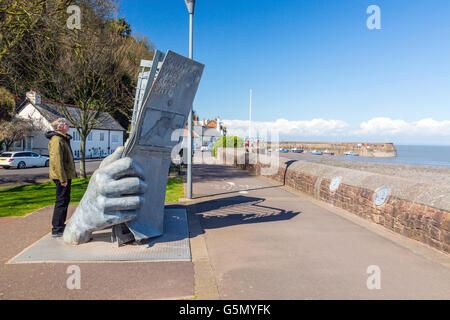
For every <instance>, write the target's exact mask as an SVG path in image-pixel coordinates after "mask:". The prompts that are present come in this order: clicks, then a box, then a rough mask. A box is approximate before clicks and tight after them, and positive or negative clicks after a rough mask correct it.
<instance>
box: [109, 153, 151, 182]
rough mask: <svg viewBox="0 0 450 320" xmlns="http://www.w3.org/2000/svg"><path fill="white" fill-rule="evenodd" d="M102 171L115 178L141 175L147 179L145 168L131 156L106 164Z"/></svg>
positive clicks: (143, 178)
mask: <svg viewBox="0 0 450 320" xmlns="http://www.w3.org/2000/svg"><path fill="white" fill-rule="evenodd" d="M102 171H103V172H104V173H105V174H106V175H108V176H110V177H111V178H113V179H120V178H123V177H136V176H137V177H140V178H141V179H142V180H145V177H144V170H142V168H141V167H140V166H139V165H138V164H137V163H136V162H135V161H133V159H131V158H128V157H127V158H120V159H119V160H117V161H114V162H113V163H110V164H108V165H107V166H105V167H104V168H103V169H102Z"/></svg>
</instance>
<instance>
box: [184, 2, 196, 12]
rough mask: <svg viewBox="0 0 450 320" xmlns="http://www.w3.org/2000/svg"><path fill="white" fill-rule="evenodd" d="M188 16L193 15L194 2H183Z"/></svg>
mask: <svg viewBox="0 0 450 320" xmlns="http://www.w3.org/2000/svg"><path fill="white" fill-rule="evenodd" d="M184 2H186V7H187V9H188V12H189V14H194V7H195V0H184Z"/></svg>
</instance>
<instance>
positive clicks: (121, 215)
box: [105, 211, 137, 226]
mask: <svg viewBox="0 0 450 320" xmlns="http://www.w3.org/2000/svg"><path fill="white" fill-rule="evenodd" d="M105 217H106V219H107V224H108V225H109V226H112V225H116V224H120V223H124V222H129V221H132V220H134V219H136V217H137V214H136V213H135V212H133V211H113V212H106V213H105Z"/></svg>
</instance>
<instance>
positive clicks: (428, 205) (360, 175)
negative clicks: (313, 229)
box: [218, 148, 450, 253]
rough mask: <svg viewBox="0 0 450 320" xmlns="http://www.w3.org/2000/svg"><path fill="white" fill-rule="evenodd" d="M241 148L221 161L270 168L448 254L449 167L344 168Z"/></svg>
mask: <svg viewBox="0 0 450 320" xmlns="http://www.w3.org/2000/svg"><path fill="white" fill-rule="evenodd" d="M239 150H240V149H231V148H225V149H219V151H218V157H219V158H221V159H219V161H220V160H222V161H223V163H225V164H228V165H233V166H237V167H240V168H242V169H245V170H248V171H249V172H250V173H252V174H255V175H261V174H262V173H264V171H267V170H268V169H269V168H270V170H268V171H269V174H267V172H266V173H264V176H265V177H266V178H269V179H272V180H274V181H277V182H279V183H282V184H283V185H286V186H288V187H291V188H293V189H295V190H297V191H300V192H302V193H305V194H308V195H310V196H313V197H315V198H317V199H319V200H321V201H324V202H327V203H329V204H332V205H333V206H335V207H338V208H342V209H345V210H347V211H349V212H351V213H354V214H356V215H358V216H360V217H362V218H364V219H367V220H370V221H372V222H374V223H377V224H379V225H382V226H384V227H385V228H388V229H390V230H392V231H394V232H396V233H399V234H401V235H403V236H406V237H409V238H411V239H414V240H417V241H420V242H422V243H425V244H427V245H429V246H432V247H434V248H436V249H438V250H440V251H442V252H445V253H450V187H449V184H448V180H450V169H445V168H439V169H438V168H427V167H417V166H406V165H387V164H382V165H381V164H369V163H367V164H365V165H367V166H370V167H371V168H370V170H364V171H363V170H361V164H355V168H352V163H350V162H346V166H345V167H340V166H337V165H336V164H334V165H327V164H325V163H317V162H311V161H296V160H291V159H287V158H283V157H279V158H278V161H275V162H274V159H270V156H269V155H262V154H256V153H250V154H249V153H246V152H245V151H243V150H241V151H239ZM271 162H272V163H271ZM434 169H436V170H434ZM427 170H430V171H427ZM433 170H434V171H433ZM445 170H448V171H445ZM442 171H445V175H442ZM385 172H397V173H398V174H395V175H392V174H389V173H387V174H385ZM412 172H417V173H418V174H417V175H412V174H411V173H412ZM388 174H389V175H388ZM416 176H417V177H418V178H417V179H415V178H414V177H416Z"/></svg>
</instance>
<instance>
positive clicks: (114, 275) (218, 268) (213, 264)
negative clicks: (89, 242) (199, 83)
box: [0, 165, 450, 299]
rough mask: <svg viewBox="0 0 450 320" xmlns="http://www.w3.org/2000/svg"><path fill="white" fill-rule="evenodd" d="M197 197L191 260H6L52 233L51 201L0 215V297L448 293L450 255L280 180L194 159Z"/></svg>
mask: <svg viewBox="0 0 450 320" xmlns="http://www.w3.org/2000/svg"><path fill="white" fill-rule="evenodd" d="M194 196H195V199H194V201H192V202H188V203H186V209H187V210H188V219H189V229H190V244H191V253H192V262H190V261H165V262H96V263H28V264H8V263H7V262H8V261H10V259H11V258H13V257H14V256H16V255H17V254H19V253H20V252H21V251H23V250H24V249H26V248H27V247H29V246H30V245H32V244H33V243H35V242H36V241H38V240H39V239H41V238H42V237H43V236H45V235H46V234H48V232H49V228H50V220H51V212H52V207H47V208H43V209H41V210H39V211H37V212H35V213H33V214H31V215H28V216H26V217H24V218H14V219H9V220H5V221H3V222H2V221H1V220H0V241H1V243H2V250H1V251H0V299H194V298H198V299H450V281H449V279H450V257H449V256H448V255H444V254H442V253H440V252H438V251H436V250H433V249H431V248H428V247H426V246H424V245H422V244H420V243H417V242H415V241H413V240H409V239H406V238H404V237H402V236H400V235H398V234H395V233H392V232H390V231H388V230H386V229H384V228H382V227H380V226H378V225H374V224H372V223H370V222H368V221H366V220H362V219H360V218H359V217H356V216H355V215H353V214H350V213H347V212H345V211H342V210H338V209H335V208H332V207H330V206H328V205H326V204H323V203H320V202H317V201H316V200H314V199H311V198H309V197H307V196H304V195H301V194H297V193H295V192H294V191H291V190H288V189H286V188H285V187H283V186H281V185H277V184H275V183H274V182H270V181H268V180H265V179H264V178H261V177H254V176H250V175H248V173H247V172H246V171H243V170H240V169H236V168H232V167H226V166H219V165H195V166H194ZM73 210H74V207H71V209H70V211H71V212H73ZM72 264H76V265H79V266H80V269H81V289H80V290H69V289H67V286H66V281H67V278H68V277H69V275H68V274H67V273H66V271H67V267H68V266H69V265H72ZM374 265H375V266H378V267H379V270H380V272H381V273H380V276H381V277H380V281H381V282H380V283H381V289H379V290H378V289H374V290H369V289H368V288H367V279H368V278H369V276H370V274H368V273H367V268H368V267H369V266H374Z"/></svg>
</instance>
